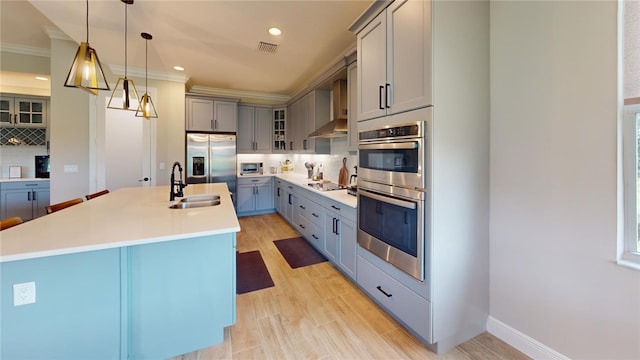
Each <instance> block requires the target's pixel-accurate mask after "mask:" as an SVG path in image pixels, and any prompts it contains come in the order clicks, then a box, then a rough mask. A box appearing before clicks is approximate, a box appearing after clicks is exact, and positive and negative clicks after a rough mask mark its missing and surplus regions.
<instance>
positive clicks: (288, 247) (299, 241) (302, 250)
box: [273, 237, 327, 269]
mask: <svg viewBox="0 0 640 360" xmlns="http://www.w3.org/2000/svg"><path fill="white" fill-rule="evenodd" d="M273 243H274V244H275V245H276V247H277V248H278V250H280V254H282V257H284V259H285V260H287V262H288V263H289V266H291V268H292V269H295V268H299V267H303V266H307V265H313V264H317V263H321V262H324V261H327V258H325V257H324V256H323V255H322V254H321V253H320V252H318V250H316V249H314V248H313V246H311V244H309V243H308V242H307V241H306V240H305V239H303V238H301V237H297V238H291V239H283V240H275V241H274V242H273Z"/></svg>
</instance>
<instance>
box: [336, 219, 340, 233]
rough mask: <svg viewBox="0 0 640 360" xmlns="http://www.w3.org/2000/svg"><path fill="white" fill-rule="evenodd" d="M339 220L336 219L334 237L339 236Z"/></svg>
mask: <svg viewBox="0 0 640 360" xmlns="http://www.w3.org/2000/svg"><path fill="white" fill-rule="evenodd" d="M339 221H340V219H336V235H340V226H339V225H340V223H339Z"/></svg>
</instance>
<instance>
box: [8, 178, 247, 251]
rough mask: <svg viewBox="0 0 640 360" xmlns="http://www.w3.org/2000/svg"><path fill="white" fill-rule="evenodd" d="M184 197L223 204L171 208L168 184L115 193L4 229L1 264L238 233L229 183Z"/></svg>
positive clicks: (189, 190)
mask: <svg viewBox="0 0 640 360" xmlns="http://www.w3.org/2000/svg"><path fill="white" fill-rule="evenodd" d="M184 193H185V196H189V195H200V194H218V195H220V205H217V206H207V207H200V208H191V209H169V205H171V204H172V202H170V201H169V186H168V185H167V186H154V187H140V188H137V187H136V188H125V189H120V190H116V191H113V192H111V193H109V194H106V195H103V196H100V197H97V198H95V199H92V200H89V201H85V202H83V203H82V204H78V205H75V206H72V207H69V208H66V209H64V210H61V211H58V212H55V213H53V214H49V215H45V216H43V217H40V218H37V219H34V220H31V221H28V222H25V223H24V224H20V225H18V226H14V227H12V228H10V229H7V230H3V231H2V232H0V262H4V261H15V260H24V259H31V258H38V257H45V256H53V255H62V254H70V253H77V252H84V251H92V250H101V249H109V248H116V247H123V246H131V245H142V244H149V243H154V242H161V241H170V240H179V239H185V238H193V237H198V236H206V235H216V234H223V233H231V232H238V231H240V224H239V223H238V218H237V217H236V213H235V210H234V208H233V203H232V202H231V197H230V196H229V190H228V188H227V185H226V184H225V183H215V184H191V185H189V186H187V187H186V188H185V189H184ZM178 200H179V199H178Z"/></svg>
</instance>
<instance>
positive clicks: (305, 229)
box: [295, 213, 322, 249]
mask: <svg viewBox="0 0 640 360" xmlns="http://www.w3.org/2000/svg"><path fill="white" fill-rule="evenodd" d="M295 225H296V228H297V230H298V231H300V233H301V234H302V236H304V237H305V238H306V239H307V240H308V241H309V242H311V243H312V244H313V245H314V246H315V247H316V248H317V249H322V232H321V230H320V229H321V228H320V227H319V226H317V225H315V224H314V223H312V222H311V221H309V219H307V218H305V217H304V216H302V214H300V213H298V214H297V215H296V218H295Z"/></svg>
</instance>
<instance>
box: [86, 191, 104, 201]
mask: <svg viewBox="0 0 640 360" xmlns="http://www.w3.org/2000/svg"><path fill="white" fill-rule="evenodd" d="M108 193H109V190H106V189H105V190H102V191H98V192H96V193H93V194H89V195H86V196H85V197H86V198H87V200H91V199H94V198H97V197H98V196H102V195H105V194H108Z"/></svg>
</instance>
